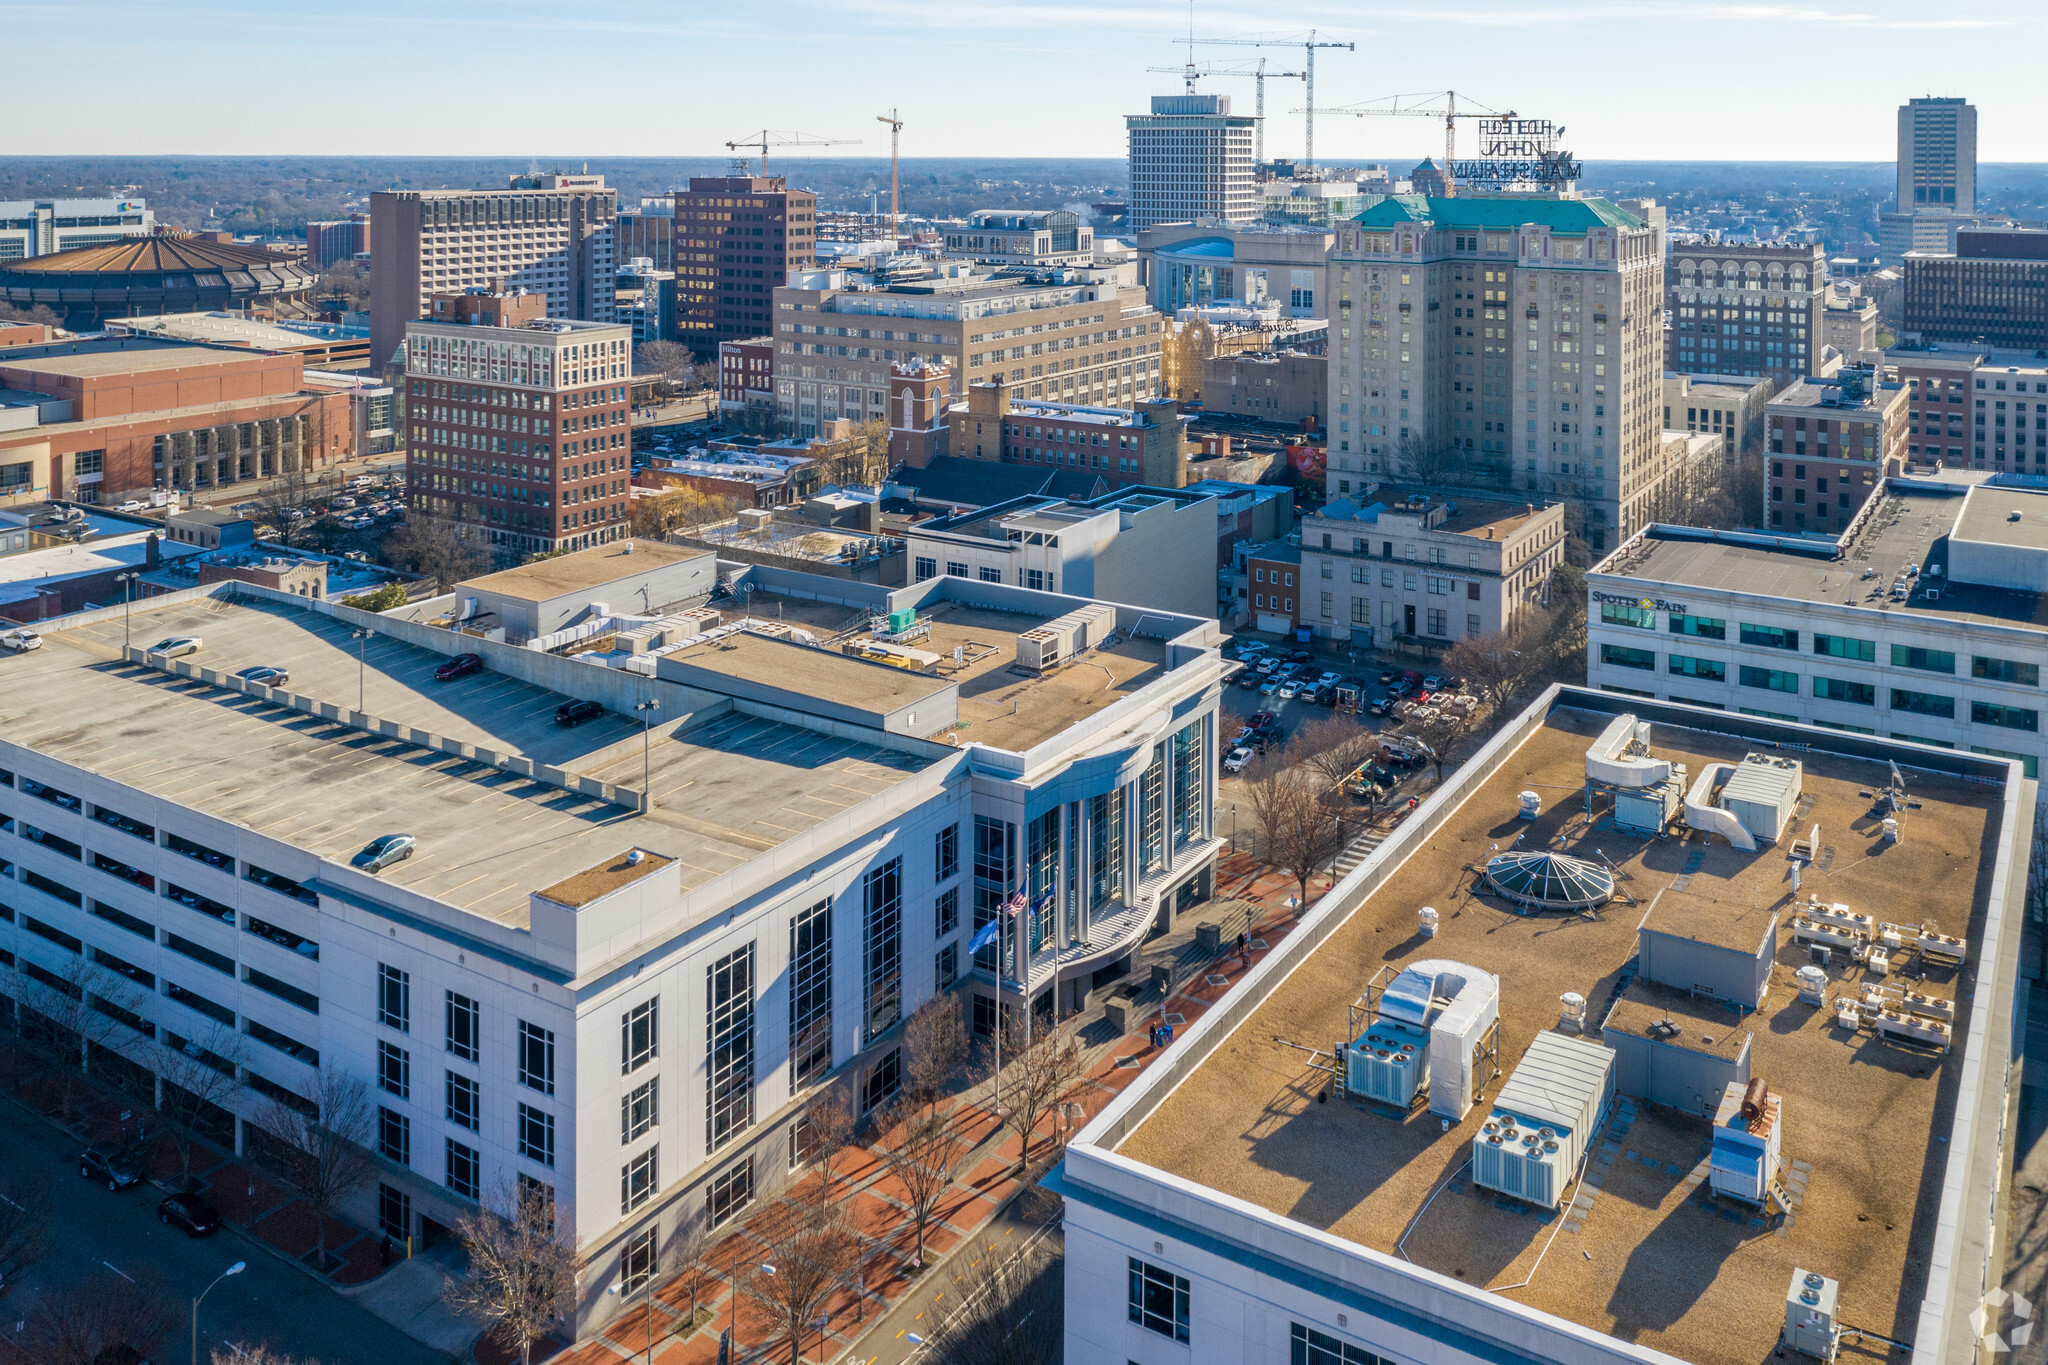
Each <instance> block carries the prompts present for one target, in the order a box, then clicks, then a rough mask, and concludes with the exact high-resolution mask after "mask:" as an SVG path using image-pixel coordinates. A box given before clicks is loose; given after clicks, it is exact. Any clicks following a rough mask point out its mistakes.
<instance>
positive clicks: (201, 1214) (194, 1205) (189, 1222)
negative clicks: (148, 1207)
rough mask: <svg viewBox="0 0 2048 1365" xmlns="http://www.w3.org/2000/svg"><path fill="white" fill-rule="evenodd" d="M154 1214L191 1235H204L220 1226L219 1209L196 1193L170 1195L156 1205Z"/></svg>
mask: <svg viewBox="0 0 2048 1365" xmlns="http://www.w3.org/2000/svg"><path fill="white" fill-rule="evenodd" d="M156 1216H157V1217H159V1218H161V1219H163V1220H164V1222H166V1223H169V1224H170V1225H171V1226H172V1227H174V1228H183V1229H184V1230H185V1232H186V1234H187V1235H189V1236H193V1237H204V1236H206V1234H208V1233H209V1232H214V1231H217V1230H218V1229H219V1228H220V1210H218V1209H216V1208H215V1207H214V1206H213V1205H211V1204H209V1203H207V1202H206V1201H205V1200H204V1199H201V1198H200V1197H199V1196H198V1195H196V1194H174V1195H172V1196H171V1197H170V1198H168V1199H166V1200H164V1201H163V1203H161V1204H158V1205H157V1206H156Z"/></svg>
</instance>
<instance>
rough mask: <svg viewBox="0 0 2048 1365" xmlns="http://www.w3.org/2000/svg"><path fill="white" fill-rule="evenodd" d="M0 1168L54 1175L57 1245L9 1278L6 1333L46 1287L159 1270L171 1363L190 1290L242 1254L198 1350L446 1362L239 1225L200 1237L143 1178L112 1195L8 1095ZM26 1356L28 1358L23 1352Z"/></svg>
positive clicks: (210, 1302) (163, 1347)
mask: <svg viewBox="0 0 2048 1365" xmlns="http://www.w3.org/2000/svg"><path fill="white" fill-rule="evenodd" d="M0 1153H4V1155H0V1169H5V1170H8V1171H10V1172H13V1173H17V1174H19V1175H21V1176H23V1177H25V1178H27V1179H30V1180H41V1181H46V1182H47V1184H48V1188H49V1191H50V1197H51V1208H52V1214H53V1218H52V1226H51V1230H50V1233H51V1235H50V1245H49V1255H48V1256H47V1257H46V1258H45V1259H44V1260H43V1261H42V1263H41V1264H39V1265H37V1266H35V1267H33V1268H32V1269H30V1270H28V1271H26V1272H25V1273H23V1274H22V1275H21V1277H20V1278H19V1279H18V1280H17V1281H16V1282H15V1283H14V1284H13V1285H12V1286H11V1287H10V1288H9V1289H8V1291H7V1300H6V1307H5V1310H4V1311H0V1340H6V1341H9V1342H15V1341H18V1340H19V1339H20V1336H19V1334H20V1333H21V1332H22V1330H23V1327H24V1324H25V1323H26V1321H27V1319H28V1318H29V1316H30V1315H31V1314H32V1313H33V1312H34V1311H35V1307H36V1305H37V1304H38V1302H40V1301H41V1300H42V1299H43V1297H44V1296H45V1295H48V1294H62V1293H63V1292H64V1291H65V1290H66V1289H67V1288H68V1287H70V1286H73V1285H79V1284H83V1283H86V1282H88V1280H89V1279H91V1278H93V1277H106V1278H113V1277H115V1276H126V1277H133V1278H145V1272H147V1274H150V1275H154V1276H155V1277H156V1278H157V1279H158V1280H159V1281H160V1282H161V1284H162V1285H163V1288H164V1292H165V1293H166V1294H167V1295H169V1297H170V1298H171V1300H172V1303H173V1305H174V1306H175V1308H176V1317H177V1322H178V1326H177V1328H176V1329H175V1330H174V1331H173V1332H172V1333H171V1334H170V1336H169V1337H167V1338H166V1339H165V1340H164V1341H163V1342H162V1343H161V1344H160V1345H159V1346H158V1348H157V1350H156V1352H155V1356H154V1358H155V1359H156V1360H157V1361H159V1362H162V1363H163V1365H168V1363H169V1362H172V1361H183V1360H185V1359H186V1357H187V1354H188V1353H189V1352H190V1350H191V1335H190V1333H191V1330H192V1327H191V1321H192V1320H191V1312H192V1299H193V1298H194V1296H196V1295H197V1294H199V1293H200V1292H201V1291H202V1290H204V1289H205V1288H206V1286H207V1285H208V1284H209V1283H211V1282H212V1280H213V1279H214V1277H215V1276H217V1275H219V1274H220V1273H221V1272H222V1271H223V1270H226V1269H227V1268H228V1267H229V1266H230V1265H233V1264H234V1263H235V1262H236V1261H242V1262H245V1263H246V1264H247V1266H248V1268H247V1269H246V1270H244V1271H243V1272H242V1273H241V1274H239V1275H235V1276H233V1277H231V1278H229V1279H226V1280H223V1281H221V1283H220V1284H219V1285H218V1286H217V1287H216V1288H214V1290H213V1291H212V1292H211V1293H210V1294H208V1295H207V1297H206V1305H205V1308H204V1309H203V1310H202V1312H201V1314H200V1321H199V1350H200V1360H201V1361H205V1360H208V1359H210V1358H211V1354H212V1352H213V1350H214V1348H216V1347H218V1346H220V1345H222V1344H223V1343H226V1342H234V1343H236V1344H238V1345H243V1346H256V1345H266V1344H267V1345H269V1346H271V1347H274V1348H276V1349H279V1350H283V1351H286V1352H289V1353H290V1354H291V1355H293V1356H295V1357H303V1358H305V1359H306V1360H308V1361H318V1362H320V1363H321V1365H369V1362H375V1365H447V1360H448V1357H446V1356H445V1355H443V1354H441V1353H440V1352H437V1351H434V1350H431V1349H429V1348H428V1347H426V1346H423V1345H421V1344H420V1343H418V1342H416V1341H414V1340H413V1339H412V1338H410V1337H408V1336H406V1335H404V1334H403V1333H401V1332H400V1331H399V1330H398V1329H397V1328H395V1327H392V1326H390V1325H389V1324H388V1323H385V1322H384V1321H382V1320H381V1319H379V1318H376V1317H373V1316H372V1315H371V1314H370V1313H369V1312H367V1311H365V1310H364V1309H362V1308H360V1307H358V1306H357V1304H356V1303H355V1301H354V1300H352V1299H348V1298H344V1297H342V1296H341V1295H339V1294H337V1293H335V1292H334V1291H333V1290H331V1289H328V1288H326V1287H325V1286H323V1285H321V1284H318V1283H316V1282H315V1281H314V1280H313V1279H312V1278H311V1277H310V1276H308V1275H305V1274H303V1273H301V1272H300V1271H298V1270H297V1269H295V1268H293V1267H292V1266H290V1265H287V1264H286V1263H285V1262H284V1261H283V1260H281V1259H280V1258H279V1257H278V1255H277V1254H276V1253H275V1252H273V1251H271V1250H270V1249H269V1248H267V1247H263V1246H260V1245H258V1244H257V1243H256V1242H255V1241H254V1240H253V1239H250V1238H246V1237H244V1236H242V1235H241V1234H240V1233H238V1232H236V1231H234V1230H232V1229H225V1228H224V1229H222V1230H221V1231H220V1232H218V1233H215V1234H214V1235H213V1236H211V1237H205V1238H199V1239H196V1240H195V1239H193V1238H190V1237H187V1236H186V1235H185V1234H184V1233H182V1232H179V1231H177V1230H175V1229H173V1228H169V1227H166V1226H164V1225H163V1224H162V1223H160V1222H158V1221H157V1215H156V1205H157V1201H158V1200H159V1199H161V1198H162V1197H163V1191H162V1190H160V1189H158V1188H157V1187H155V1186H154V1185H150V1184H146V1183H145V1184H144V1185H142V1186H140V1187H138V1188H136V1189H130V1190H124V1191H122V1192H121V1193H119V1194H112V1193H109V1192H108V1191H107V1189H106V1188H105V1187H104V1186H101V1185H92V1184H87V1183H86V1182H85V1181H83V1180H81V1179H79V1177H78V1167H77V1165H76V1162H75V1157H76V1156H77V1144H76V1143H74V1142H73V1140H72V1139H70V1138H68V1137H65V1136H63V1135H61V1134H60V1133H58V1132H57V1131H56V1130H55V1129H53V1128H52V1127H50V1125H48V1124H47V1123H44V1122H43V1121H42V1120H41V1119H39V1118H35V1117H33V1116H31V1115H29V1114H27V1113H25V1112H24V1111H22V1110H21V1109H19V1108H17V1107H16V1106H15V1105H13V1104H11V1103H0ZM17 1358H19V1357H17Z"/></svg>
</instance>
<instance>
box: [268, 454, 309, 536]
mask: <svg viewBox="0 0 2048 1365" xmlns="http://www.w3.org/2000/svg"><path fill="white" fill-rule="evenodd" d="M323 491H324V490H323V489H322V488H321V486H320V480H319V479H318V478H317V477H315V475H314V474H313V471H312V469H311V468H309V467H308V465H307V463H306V461H305V460H303V459H298V460H294V461H293V463H292V465H291V467H290V468H288V469H279V470H278V471H277V472H276V473H275V474H273V475H272V476H271V478H270V481H269V482H268V483H267V484H265V485H264V486H263V491H262V492H261V493H259V494H258V495H257V497H256V512H257V515H258V516H259V517H260V518H261V519H262V520H264V521H265V522H267V523H268V524H269V525H271V526H272V527H274V528H276V532H275V533H276V536H277V542H278V544H280V545H283V546H285V547H287V548H290V547H292V546H296V545H299V544H301V543H302V542H304V541H306V540H307V539H308V538H309V537H310V533H311V531H312V529H313V508H314V506H315V505H316V504H318V502H319V501H320V497H321V494H322V492H323Z"/></svg>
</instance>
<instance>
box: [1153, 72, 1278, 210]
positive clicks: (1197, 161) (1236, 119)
mask: <svg viewBox="0 0 2048 1365" xmlns="http://www.w3.org/2000/svg"><path fill="white" fill-rule="evenodd" d="M1257 121H1258V120H1256V119H1254V118H1252V117H1250V116H1249V115H1246V114H1233V113H1231V112H1230V96H1228V95H1154V96H1153V97H1152V112H1150V113H1149V114H1127V115H1125V117H1124V126H1125V129H1126V130H1127V132H1128V133H1129V135H1130V177H1131V198H1130V221H1129V227H1130V228H1131V230H1132V231H1134V232H1143V231H1144V230H1145V229H1146V228H1149V227H1155V226H1157V225H1158V224H1160V223H1193V222H1201V221H1204V220H1212V221H1216V222H1224V223H1246V222H1250V221H1251V220H1252V219H1253V218H1254V217H1256V216H1257V215H1258V210H1259V187H1258V183H1257V176H1256V171H1257V167H1255V166H1254V165H1253V164H1252V128H1253V125H1254V124H1255V123H1257Z"/></svg>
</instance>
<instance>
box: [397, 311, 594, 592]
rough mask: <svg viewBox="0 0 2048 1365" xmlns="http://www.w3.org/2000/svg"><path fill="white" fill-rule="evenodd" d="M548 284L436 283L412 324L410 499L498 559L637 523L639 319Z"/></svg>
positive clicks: (586, 542)
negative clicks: (565, 295)
mask: <svg viewBox="0 0 2048 1365" xmlns="http://www.w3.org/2000/svg"><path fill="white" fill-rule="evenodd" d="M543 303H544V300H543V298H542V296H541V295H539V294H524V293H522V294H492V293H486V292H484V291H482V290H477V291H473V292H468V293H451V294H437V295H435V296H434V297H433V298H432V299H431V300H430V301H429V308H430V312H429V316H428V317H427V318H425V319H423V320H421V321H418V322H413V323H409V324H407V326H406V329H405V384H406V436H407V439H406V463H405V470H406V505H407V506H408V507H409V508H410V509H411V510H412V511H413V512H415V513H416V514H420V515H425V516H433V517H439V518H442V519H444V520H447V521H451V522H453V523H455V525H456V526H457V527H459V528H461V531H462V533H463V534H464V535H465V536H467V537H471V538H473V540H474V542H475V543H476V544H478V545H479V546H481V547H487V548H488V550H489V552H490V555H491V559H492V562H493V563H494V564H497V565H500V566H503V565H507V564H516V563H518V562H519V561H520V560H522V559H525V558H527V557H528V556H530V555H535V554H540V553H543V552H547V551H553V550H565V549H584V548H588V547H590V546H593V545H602V544H606V543H608V542H610V541H614V540H618V539H621V538H622V537H624V536H625V535H626V534H627V523H628V521H629V520H630V516H631V511H632V500H633V493H632V455H633V450H632V447H633V442H632V434H631V432H632V428H631V426H630V413H631V411H632V407H631V404H630V402H629V401H628V400H629V396H630V388H631V385H630V383H629V381H630V379H631V376H632V370H633V336H632V329H631V328H630V327H626V326H624V325H622V324H619V323H610V322H575V321H570V320H567V319H562V318H552V317H548V316H546V315H545V313H544V308H543Z"/></svg>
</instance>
